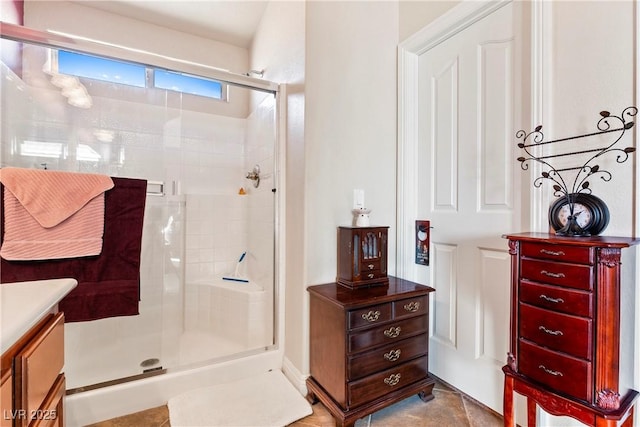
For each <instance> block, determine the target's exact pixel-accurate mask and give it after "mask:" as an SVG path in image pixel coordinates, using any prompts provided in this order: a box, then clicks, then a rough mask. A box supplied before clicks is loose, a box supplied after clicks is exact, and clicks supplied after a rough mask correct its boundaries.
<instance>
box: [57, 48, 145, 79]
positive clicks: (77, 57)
mask: <svg viewBox="0 0 640 427" xmlns="http://www.w3.org/2000/svg"><path fill="white" fill-rule="evenodd" d="M58 72H59V73H60V74H68V75H71V76H78V77H86V78H88V79H94V80H102V81H105V82H111V83H121V84H125V85H130V86H137V87H146V68H145V67H144V66H142V65H137V64H130V63H127V62H122V61H115V60H113V59H104V58H99V57H97V56H90V55H83V54H80V53H73V52H67V51H64V50H60V51H58Z"/></svg>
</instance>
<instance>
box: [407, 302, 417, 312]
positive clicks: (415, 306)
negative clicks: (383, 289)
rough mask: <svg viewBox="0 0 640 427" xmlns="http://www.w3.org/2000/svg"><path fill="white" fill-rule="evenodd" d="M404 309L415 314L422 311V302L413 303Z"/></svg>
mask: <svg viewBox="0 0 640 427" xmlns="http://www.w3.org/2000/svg"><path fill="white" fill-rule="evenodd" d="M404 309H405V310H407V311H410V312H411V313H415V312H416V311H418V310H420V301H411V302H410V303H409V304H405V305H404Z"/></svg>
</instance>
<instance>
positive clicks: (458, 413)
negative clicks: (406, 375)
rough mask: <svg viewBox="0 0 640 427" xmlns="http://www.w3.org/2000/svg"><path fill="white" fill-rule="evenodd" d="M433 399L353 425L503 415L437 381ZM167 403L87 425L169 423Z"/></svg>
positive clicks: (383, 426)
mask: <svg viewBox="0 0 640 427" xmlns="http://www.w3.org/2000/svg"><path fill="white" fill-rule="evenodd" d="M433 394H434V396H435V399H433V400H431V401H429V402H427V403H425V402H423V401H422V400H420V399H419V398H418V397H417V396H413V397H410V398H408V399H405V400H403V401H402V402H398V403H396V404H395V405H392V406H389V407H388V408H385V409H382V410H380V411H378V412H376V413H374V414H372V415H370V416H369V417H366V418H363V419H360V420H358V421H357V422H356V427H432V426H433V427H465V426H466V427H500V426H502V425H503V421H502V417H501V416H500V415H498V414H496V413H495V412H493V411H491V410H490V409H487V408H486V407H484V406H482V405H480V404H478V403H477V402H475V401H474V400H473V399H471V398H469V397H467V396H466V395H464V394H462V393H460V392H458V391H457V390H455V389H453V388H451V387H449V386H448V385H446V384H444V383H442V382H440V381H437V380H436V386H435V387H434V389H433ZM170 426H171V425H170V423H169V410H168V408H167V406H166V405H164V406H160V407H158V408H152V409H148V410H146V411H142V412H137V413H135V414H131V415H126V416H123V417H118V418H114V419H111V420H107V421H103V422H99V423H96V424H91V425H90V426H87V427H170ZM334 426H335V422H334V421H333V418H332V417H331V414H330V413H329V412H328V411H327V410H326V409H325V407H324V406H323V405H322V404H321V403H317V404H315V405H313V414H312V415H309V416H308V417H306V418H303V419H301V420H298V421H296V422H295V423H293V424H291V425H290V426H289V427H334Z"/></svg>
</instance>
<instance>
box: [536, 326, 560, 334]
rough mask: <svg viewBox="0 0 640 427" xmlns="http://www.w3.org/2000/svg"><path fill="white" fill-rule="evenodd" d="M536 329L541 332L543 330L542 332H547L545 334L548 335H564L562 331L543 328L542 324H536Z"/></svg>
mask: <svg viewBox="0 0 640 427" xmlns="http://www.w3.org/2000/svg"><path fill="white" fill-rule="evenodd" d="M538 330H540V331H542V332H544V333H547V334H549V335H555V336H559V335H560V336H561V335H564V334H563V333H562V331H552V330H550V329H547V328H545V327H544V326H542V325H540V326H538Z"/></svg>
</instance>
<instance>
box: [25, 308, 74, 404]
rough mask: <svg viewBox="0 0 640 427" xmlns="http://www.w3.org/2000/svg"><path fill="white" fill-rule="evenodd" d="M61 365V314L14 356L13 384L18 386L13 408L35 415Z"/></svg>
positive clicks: (62, 324) (62, 332)
mask: <svg viewBox="0 0 640 427" xmlns="http://www.w3.org/2000/svg"><path fill="white" fill-rule="evenodd" d="M63 365H64V315H63V313H61V312H60V313H58V314H56V315H55V316H54V317H53V318H52V320H51V321H50V322H48V323H47V325H46V326H45V327H44V328H43V329H42V331H40V333H39V334H38V335H37V336H36V337H35V338H34V339H33V340H32V341H31V342H30V343H29V344H28V345H27V346H25V348H24V349H23V350H22V351H21V352H20V353H18V355H17V356H16V384H22V390H21V393H20V395H21V396H22V398H21V399H20V402H19V403H16V406H17V405H20V408H16V409H24V410H26V411H27V412H26V413H27V414H37V413H38V409H40V407H41V405H42V403H43V402H44V400H45V398H46V397H47V395H48V394H49V391H50V389H51V387H52V386H53V384H54V383H55V381H56V379H57V378H58V375H59V374H60V371H62V367H63Z"/></svg>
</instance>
